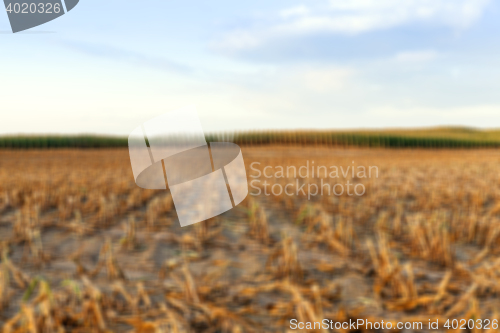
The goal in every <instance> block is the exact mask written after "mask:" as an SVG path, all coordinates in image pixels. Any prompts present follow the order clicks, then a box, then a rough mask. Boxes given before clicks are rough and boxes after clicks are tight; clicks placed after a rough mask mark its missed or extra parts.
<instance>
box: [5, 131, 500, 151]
mask: <svg viewBox="0 0 500 333" xmlns="http://www.w3.org/2000/svg"><path fill="white" fill-rule="evenodd" d="M207 141H209V142H211V141H213V142H217V141H230V142H234V143H236V144H239V145H242V146H246V145H252V146H261V145H273V144H278V145H327V146H341V147H343V146H359V147H384V148H497V147H500V130H477V129H471V128H454V127H450V128H431V129H410V130H403V129H400V130H352V131H338V130H297V131H265V130H259V131H244V132H226V133H212V134H208V135H207ZM114 147H127V138H125V137H113V136H91V135H78V136H57V135H51V136H4V137H0V148H12V149H24V148H114Z"/></svg>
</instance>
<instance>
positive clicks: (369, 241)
mask: <svg viewBox="0 0 500 333" xmlns="http://www.w3.org/2000/svg"><path fill="white" fill-rule="evenodd" d="M242 151H243V157H244V159H245V164H246V166H247V176H248V178H249V182H251V181H255V180H257V182H255V183H253V184H254V185H255V184H260V185H262V184H263V182H264V181H267V182H268V183H270V184H271V185H270V186H272V185H273V184H280V186H282V187H283V186H286V184H290V183H293V184H296V182H297V181H298V182H300V184H304V183H305V184H306V187H307V186H308V185H310V184H318V183H319V182H321V181H322V180H323V181H324V182H328V183H329V184H330V185H335V184H345V183H346V182H347V181H349V182H350V183H352V184H362V185H363V188H364V189H365V193H364V194H363V195H361V196H357V195H348V194H347V193H346V192H345V193H343V194H342V195H334V194H330V195H328V194H324V195H322V196H321V195H314V196H312V197H311V198H308V197H307V195H305V196H304V195H300V194H299V195H295V193H294V195H290V196H289V195H286V194H284V193H281V194H280V195H274V194H272V193H271V194H270V195H268V196H267V195H265V194H264V193H261V194H260V195H256V196H255V195H249V196H248V197H247V199H246V200H245V201H244V202H243V203H242V204H241V205H240V206H238V207H237V208H235V209H233V210H231V211H229V212H227V213H225V214H223V215H220V216H218V217H215V218H213V219H211V220H209V221H205V222H202V223H198V224H195V225H192V226H189V227H184V228H181V227H180V226H179V223H178V221H177V219H176V213H175V208H174V206H173V202H172V198H171V196H170V194H169V192H168V191H155V190H143V189H140V188H139V187H137V186H136V185H135V183H134V179H133V176H132V171H131V167H130V161H129V157H128V151H127V150H126V149H121V148H120V149H96V150H91V149H88V150H85V149H81V150H78V149H75V150H65V149H56V150H1V151H0V252H1V255H2V257H1V264H0V325H1V326H2V327H3V331H4V332H30V333H32V332H179V333H180V332H214V333H215V332H287V331H300V330H292V329H291V328H290V320H291V319H297V322H304V323H306V322H319V321H322V320H323V319H324V318H326V319H328V320H331V321H332V323H333V324H334V323H336V322H339V323H340V322H345V321H349V319H351V320H357V319H364V320H370V321H372V322H376V321H378V322H380V321H381V320H384V322H391V323H394V325H396V323H397V322H422V323H423V329H414V330H413V329H406V330H401V331H405V332H412V331H420V332H421V331H428V329H427V324H428V320H429V319H431V321H435V320H439V324H440V329H439V330H442V331H444V330H446V328H445V327H444V324H445V323H446V320H447V319H454V318H456V319H458V320H460V319H464V320H469V319H474V321H476V320H477V319H482V320H489V321H490V324H489V327H488V328H487V329H484V328H478V327H479V326H478V325H474V328H473V329H466V330H460V329H457V331H460V332H467V331H469V332H494V331H497V330H496V329H495V327H494V325H493V322H494V320H499V319H500V313H499V312H500V311H499V310H500V300H499V295H500V279H499V278H500V259H499V258H498V254H499V253H500V219H499V218H500V191H499V190H500V178H499V173H498V169H499V168H498V165H499V162H500V152H499V151H498V150H494V149H485V150H419V149H413V150H411V149H401V150H396V149H381V148H380V149H379V148H377V149H375V148H372V149H368V148H345V149H339V148H326V147H320V146H317V147H315V146H310V147H295V146H266V147H243V148H242ZM308 161H309V163H310V165H311V163H312V161H314V165H316V166H319V165H321V166H327V167H329V166H338V167H339V168H340V167H343V168H344V169H346V168H347V167H356V170H359V167H361V166H364V167H366V170H368V167H369V166H376V167H377V173H376V175H377V176H374V175H372V176H371V177H366V178H364V177H359V174H358V173H357V172H356V173H355V175H354V177H352V173H350V172H347V173H345V177H344V175H342V172H340V175H339V176H340V177H339V178H331V177H326V176H325V175H319V176H318V174H315V177H314V178H313V177H312V175H311V173H309V175H310V178H301V177H300V176H296V177H293V176H291V175H288V176H289V177H288V178H286V177H285V178H275V177H272V178H265V177H264V175H263V174H262V175H261V177H260V178H254V177H256V176H257V174H258V172H256V171H255V170H253V169H255V168H260V170H261V171H263V168H265V167H266V166H270V168H269V169H268V173H267V174H268V175H269V173H270V171H273V172H272V174H275V173H274V171H276V170H277V166H283V167H285V168H286V167H287V166H295V167H296V168H297V169H298V168H300V167H301V166H305V165H306V164H307V162H308ZM254 162H258V163H259V164H253V167H251V165H252V163H254ZM351 170H352V169H351ZM285 176H286V175H285ZM260 185H259V186H260ZM250 193H251V194H252V193H253V194H255V193H256V190H255V189H254V188H251V189H250ZM268 193H269V192H268ZM483 323H485V322H483ZM483 326H484V325H483ZM303 331H304V332H305V331H315V332H330V331H336V332H337V331H340V332H350V331H353V330H350V329H339V330H336V329H333V330H330V329H323V328H320V329H317V330H306V329H305V330H303ZM357 331H360V332H365V331H367V332H368V331H371V330H369V329H368V330H367V329H365V328H362V329H359V330H357ZM373 331H376V330H373ZM391 331H394V332H398V331H399V330H398V329H392V330H391Z"/></svg>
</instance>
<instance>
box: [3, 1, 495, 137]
mask: <svg viewBox="0 0 500 333" xmlns="http://www.w3.org/2000/svg"><path fill="white" fill-rule="evenodd" d="M9 30H10V26H9V22H8V19H7V14H6V13H5V14H1V15H0V45H1V52H0V98H1V105H0V107H1V111H0V115H1V116H0V134H6V133H106V134H120V135H124V134H128V133H129V132H130V131H131V130H132V129H134V128H135V127H136V126H137V125H138V124H139V123H141V122H143V121H145V120H147V119H149V118H152V117H154V116H156V115H158V114H161V113H164V112H166V111H171V110H175V109H177V108H181V107H184V106H187V105H193V104H194V105H196V106H197V108H198V113H199V115H200V118H201V120H202V124H203V126H204V128H205V130H206V131H217V130H231V129H259V128H385V127H420V126H437V125H465V126H473V127H483V128H488V127H496V128H500V93H499V92H500V38H499V37H498V31H500V3H499V2H498V1H497V2H495V1H493V0H310V1H300V0H299V1H295V0H286V1H284V0H283V1H282V0H278V1H268V0H254V1H229V0H212V1H190V0H167V1H165V0H163V1H160V0H148V1H135V2H133V1H118V0H80V4H79V5H78V6H77V7H76V8H75V9H74V10H72V11H71V12H70V13H68V14H66V15H64V16H62V17H61V18H59V19H57V20H55V21H53V22H50V23H48V24H45V25H43V26H40V27H37V28H34V29H32V30H29V31H27V32H25V33H18V34H12V33H10V32H9Z"/></svg>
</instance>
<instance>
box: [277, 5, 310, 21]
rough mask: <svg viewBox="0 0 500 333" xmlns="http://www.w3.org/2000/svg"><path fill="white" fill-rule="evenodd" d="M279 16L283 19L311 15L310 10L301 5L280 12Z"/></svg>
mask: <svg viewBox="0 0 500 333" xmlns="http://www.w3.org/2000/svg"><path fill="white" fill-rule="evenodd" d="M279 14H280V16H281V17H283V18H289V17H293V16H301V15H307V14H309V8H308V7H306V6H304V5H300V6H296V7H291V8H287V9H284V10H282V11H280V13H279Z"/></svg>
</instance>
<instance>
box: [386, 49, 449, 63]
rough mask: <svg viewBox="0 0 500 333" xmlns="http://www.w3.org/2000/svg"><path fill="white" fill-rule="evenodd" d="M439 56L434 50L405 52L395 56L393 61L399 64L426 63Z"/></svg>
mask: <svg viewBox="0 0 500 333" xmlns="http://www.w3.org/2000/svg"><path fill="white" fill-rule="evenodd" d="M438 56H439V54H438V53H437V52H436V51H434V50H423V51H405V52H400V53H398V54H396V56H395V57H394V60H396V61H397V62H401V63H415V62H427V61H431V60H434V59H436V58H437V57H438Z"/></svg>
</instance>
